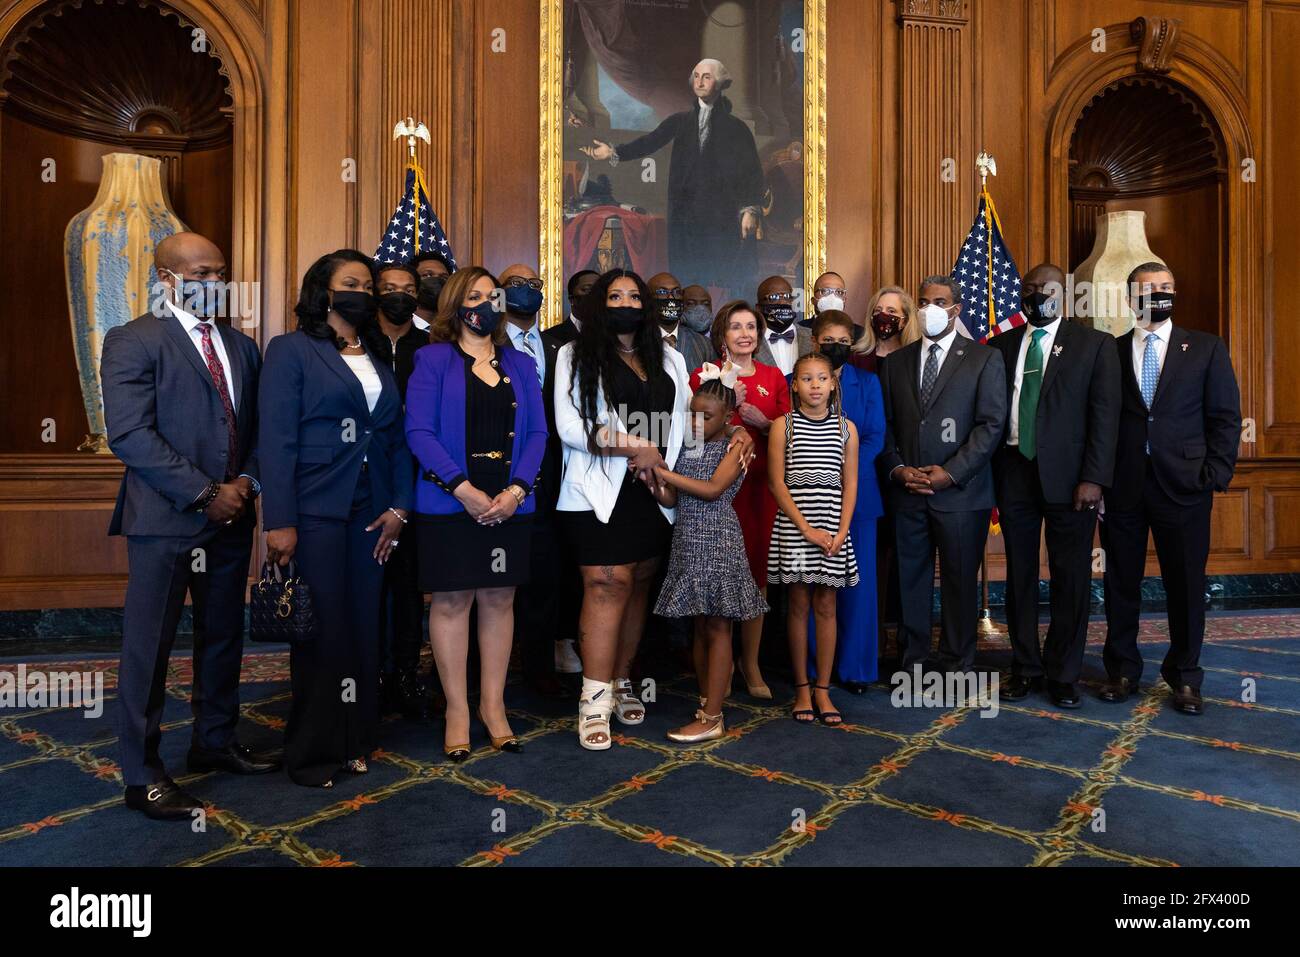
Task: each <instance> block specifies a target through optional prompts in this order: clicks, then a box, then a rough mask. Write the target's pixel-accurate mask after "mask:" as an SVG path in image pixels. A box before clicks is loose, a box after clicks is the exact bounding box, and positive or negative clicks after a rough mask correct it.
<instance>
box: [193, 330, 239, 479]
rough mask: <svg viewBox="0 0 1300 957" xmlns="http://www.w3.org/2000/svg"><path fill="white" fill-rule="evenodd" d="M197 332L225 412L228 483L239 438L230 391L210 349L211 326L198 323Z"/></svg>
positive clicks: (219, 363)
mask: <svg viewBox="0 0 1300 957" xmlns="http://www.w3.org/2000/svg"><path fill="white" fill-rule="evenodd" d="M199 332H201V333H202V334H203V360H204V361H205V362H206V363H207V364H208V375H210V376H212V384H213V385H215V386H216V387H217V393H218V394H219V395H220V396H221V405H222V407H223V408H225V410H226V448H227V449H228V450H229V455H228V456H227V458H226V476H225V480H226V481H227V482H229V481H230V480H231V479H233V478H234V477H235V469H237V468H238V467H239V438H238V436H237V434H236V432H235V406H234V404H233V403H232V402H231V401H230V390H229V389H227V388H226V370H225V369H223V368H221V360H220V359H218V358H217V350H216V349H214V348H213V347H212V324H211V323H209V322H200V323H199Z"/></svg>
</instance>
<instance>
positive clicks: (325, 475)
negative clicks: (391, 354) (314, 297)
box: [258, 332, 415, 530]
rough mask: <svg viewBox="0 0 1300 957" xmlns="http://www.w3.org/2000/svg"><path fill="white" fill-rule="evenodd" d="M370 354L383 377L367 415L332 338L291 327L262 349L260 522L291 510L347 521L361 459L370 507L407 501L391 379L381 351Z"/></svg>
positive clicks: (288, 521)
mask: <svg viewBox="0 0 1300 957" xmlns="http://www.w3.org/2000/svg"><path fill="white" fill-rule="evenodd" d="M371 360H372V361H373V363H374V366H375V371H376V372H378V373H379V379H380V381H381V382H382V383H383V391H382V392H381V393H380V396H379V401H378V402H376V403H375V411H374V412H371V411H370V410H369V408H368V407H367V405H366V394H365V392H364V391H363V390H362V388H361V382H360V380H359V379H357V377H356V375H355V374H354V373H353V371H352V370H351V369H350V368H348V364H347V363H346V362H344V361H343V357H342V356H341V355H340V354H339V350H338V349H337V348H336V347H335V345H334V342H333V340H331V339H320V338H317V337H315V336H309V335H307V334H306V333H305V332H290V333H287V334H285V335H282V336H276V337H275V338H274V339H272V340H271V342H270V344H269V345H268V346H267V349H266V365H265V368H264V369H263V370H262V384H261V389H260V399H259V408H260V410H261V411H262V413H263V414H262V416H261V424H260V430H259V439H258V448H259V452H260V455H261V461H262V472H263V474H262V477H261V482H262V525H263V527H264V528H266V529H268V530H270V529H274V528H287V527H290V526H296V525H297V524H298V516H299V515H314V516H318V517H321V518H334V519H345V518H347V517H348V515H349V514H350V513H351V511H352V499H353V496H354V494H355V492H356V487H357V481H358V479H359V478H360V476H361V463H362V461H363V460H367V459H368V460H369V465H370V489H371V494H372V498H373V503H374V509H375V514H376V515H378V514H379V513H380V512H382V511H383V510H384V509H386V508H390V507H392V508H402V509H409V508H410V507H411V494H412V488H411V487H412V484H413V478H414V468H415V466H414V463H413V462H412V461H411V452H410V450H409V449H408V448H407V447H406V437H405V435H403V432H402V400H401V397H400V395H399V394H398V391H397V380H396V379H395V378H394V377H393V372H392V370H391V369H389V368H388V366H387V365H386V364H385V363H384V361H383V358H382V357H380V356H371ZM372 517H373V516H372Z"/></svg>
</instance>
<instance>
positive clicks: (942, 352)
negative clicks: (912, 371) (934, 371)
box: [916, 323, 957, 386]
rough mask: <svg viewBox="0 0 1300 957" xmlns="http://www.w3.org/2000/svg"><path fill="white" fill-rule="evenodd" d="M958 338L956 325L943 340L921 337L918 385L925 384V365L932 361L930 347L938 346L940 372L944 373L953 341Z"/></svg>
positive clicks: (917, 374) (917, 373) (937, 357)
mask: <svg viewBox="0 0 1300 957" xmlns="http://www.w3.org/2000/svg"><path fill="white" fill-rule="evenodd" d="M956 338H957V326H956V324H955V323H954V324H953V327H952V332H950V333H948V334H947V335H946V336H944V337H943V338H942V339H930V338H927V337H926V336H924V335H922V337H921V367H920V368H919V369H917V371H916V384H917V385H918V386H920V385H921V384H922V383H923V382H925V364H926V363H927V362H929V361H930V346H932V345H935V344H937V345H938V346H939V354H938V356H936V357H935V358H936V360H937V361H938V363H939V369H938V371H939V372H942V371H943V363H944V360H945V359H947V358H948V353H949V352H951V351H952V344H953V340H955V339H956Z"/></svg>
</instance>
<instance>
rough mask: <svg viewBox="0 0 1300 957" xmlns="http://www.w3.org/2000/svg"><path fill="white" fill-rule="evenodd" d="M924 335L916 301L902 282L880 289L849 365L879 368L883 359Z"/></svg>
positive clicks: (873, 369) (872, 370)
mask: <svg viewBox="0 0 1300 957" xmlns="http://www.w3.org/2000/svg"><path fill="white" fill-rule="evenodd" d="M920 335H921V326H920V323H918V322H917V321H916V304H915V303H914V302H912V297H911V296H909V295H908V294H907V292H906V291H905V290H903V289H900V288H899V287H898V286H885V287H883V288H881V289H878V290H877V291H876V294H875V295H874V296H872V298H871V303H870V305H869V306H868V307H867V320H866V328H865V329H864V330H863V333H862V336H861V337H860V338H859V339H858V340H857V341H856V342H855V343H853V352H852V354H851V355H850V356H849V365H851V366H853V368H855V369H861V370H862V371H863V372H875V371H876V366H877V365H878V364H879V362H880V360H881V359H883V358H884V357H885V356H887V355H889V354H890V353H891V352H895V351H897V350H898V349H901V348H902V347H903V346H905V345H907V344H908V343H910V342H913V341H915V340H916V339H918V338H919V337H920Z"/></svg>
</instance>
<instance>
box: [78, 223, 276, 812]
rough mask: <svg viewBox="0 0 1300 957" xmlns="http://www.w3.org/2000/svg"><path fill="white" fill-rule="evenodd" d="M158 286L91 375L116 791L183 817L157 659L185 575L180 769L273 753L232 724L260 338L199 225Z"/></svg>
mask: <svg viewBox="0 0 1300 957" xmlns="http://www.w3.org/2000/svg"><path fill="white" fill-rule="evenodd" d="M154 266H155V268H156V269H157V273H158V278H159V280H160V283H161V287H160V288H161V295H160V296H159V297H158V299H157V300H156V302H155V303H154V308H153V310H152V311H151V312H148V313H146V314H145V315H143V316H140V317H139V318H137V319H133V320H132V321H131V322H128V323H126V324H125V325H123V326H119V327H118V328H116V329H113V330H111V331H110V332H109V333H108V335H107V336H106V337H105V339H104V349H103V357H102V359H101V364H100V375H101V378H102V380H103V388H104V417H105V419H106V421H107V425H108V444H109V447H110V448H111V449H112V450H113V453H114V454H115V455H116V456H117V457H118V458H119V459H121V460H122V463H123V464H124V465H125V466H126V474H125V475H124V476H123V478H122V486H121V489H120V490H119V492H118V496H117V507H116V508H115V509H114V512H113V518H112V522H111V524H110V526H109V534H110V535H125V536H126V538H127V560H128V568H129V578H128V581H127V589H126V605H125V609H124V613H123V620H122V658H121V667H120V671H119V674H118V703H119V708H120V712H119V725H120V727H119V736H120V751H121V764H122V777H123V778H124V779H125V781H126V806H127V807H129V808H132V809H133V810H137V811H141V812H143V813H144V814H145V815H146V816H147V817H150V818H154V819H183V820H188V819H190V817H191V816H192V812H193V811H194V810H195V809H197V808H199V807H200V806H201V805H200V803H199V802H198V801H197V800H195V799H194V798H193V797H191V796H190V795H189V794H187V793H186V792H185V791H183V790H182V789H181V788H180V787H178V786H177V785H176V784H175V782H173V781H172V779H171V778H170V777H168V775H167V769H166V768H165V767H164V765H163V762H162V759H161V758H160V757H159V754H158V746H159V743H160V741H161V739H162V731H161V723H162V716H163V705H164V702H165V701H166V698H167V696H166V692H165V687H164V684H165V680H166V676H167V660H168V657H169V656H170V654H171V649H172V644H173V642H174V641H175V638H176V625H177V622H178V620H179V619H180V615H181V609H182V607H183V606H184V603H185V594H186V592H187V591H188V592H189V594H190V595H191V596H192V598H193V604H194V685H193V691H192V695H191V708H192V710H193V713H194V724H193V728H192V731H191V742H190V749H189V754H188V757H187V767H188V769H189V770H190V771H213V770H224V771H232V772H235V773H238V774H260V773H264V772H267V771H273V770H275V769H276V767H277V766H278V764H277V762H276V760H274V759H273V758H270V757H267V756H264V755H257V754H254V753H252V752H250V751H248V750H247V749H246V748H244V747H242V746H241V745H240V744H239V742H238V741H237V740H236V738H235V725H236V723H237V722H238V720H239V668H240V660H241V658H242V655H243V643H244V589H245V586H246V584H247V581H248V562H249V555H250V552H251V549H252V544H253V528H254V526H255V525H256V522H257V516H256V509H255V508H254V506H253V499H254V498H255V497H256V496H257V494H258V493H259V491H260V487H259V485H258V481H257V447H256V445H257V443H256V437H257V376H258V372H259V370H260V369H261V364H262V359H261V354H260V352H259V351H258V348H257V344H256V343H255V342H253V340H252V339H250V338H249V337H248V336H246V335H244V334H243V333H242V332H239V331H238V330H236V329H233V328H231V327H230V326H229V325H227V324H224V323H217V322H216V321H215V319H216V317H217V316H218V315H219V314H220V313H222V312H224V311H225V310H224V308H223V306H224V304H225V303H226V302H227V301H228V299H227V297H226V296H225V295H224V293H225V290H226V283H225V275H226V261H225V257H223V256H222V254H221V251H220V250H219V249H217V247H216V246H215V245H214V244H213V243H212V242H210V241H209V240H207V239H205V238H204V237H202V236H199V235H198V234H196V233H178V234H176V235H174V236H169V237H167V238H166V239H164V240H163V241H162V242H160V243H159V244H158V247H157V250H156V251H155V256H154Z"/></svg>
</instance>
